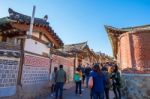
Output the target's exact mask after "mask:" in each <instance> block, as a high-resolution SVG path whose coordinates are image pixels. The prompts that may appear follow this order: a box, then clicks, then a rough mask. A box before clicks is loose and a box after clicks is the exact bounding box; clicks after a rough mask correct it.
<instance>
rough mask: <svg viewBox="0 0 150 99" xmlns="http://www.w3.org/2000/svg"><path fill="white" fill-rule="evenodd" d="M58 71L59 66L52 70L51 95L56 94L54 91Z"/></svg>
mask: <svg viewBox="0 0 150 99" xmlns="http://www.w3.org/2000/svg"><path fill="white" fill-rule="evenodd" d="M56 73H57V67H54V71H53V72H52V75H51V84H52V86H51V96H54V93H55V92H56V82H55V79H56Z"/></svg>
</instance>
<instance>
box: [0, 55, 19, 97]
mask: <svg viewBox="0 0 150 99" xmlns="http://www.w3.org/2000/svg"><path fill="white" fill-rule="evenodd" d="M18 67H19V60H18V59H15V58H6V57H0V97H1V96H10V95H13V94H15V93H16V85H17V75H18Z"/></svg>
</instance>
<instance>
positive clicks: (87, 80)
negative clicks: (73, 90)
mask: <svg viewBox="0 0 150 99" xmlns="http://www.w3.org/2000/svg"><path fill="white" fill-rule="evenodd" d="M89 78H90V77H89V76H85V79H86V87H88V82H89Z"/></svg>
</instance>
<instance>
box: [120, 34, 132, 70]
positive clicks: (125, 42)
mask: <svg viewBox="0 0 150 99" xmlns="http://www.w3.org/2000/svg"><path fill="white" fill-rule="evenodd" d="M120 51H121V52H120V54H121V56H120V58H121V67H122V69H124V68H130V67H131V65H130V63H129V58H130V57H129V55H130V53H129V38H128V34H123V35H122V36H121V38H120Z"/></svg>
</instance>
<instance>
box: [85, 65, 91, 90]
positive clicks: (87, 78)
mask: <svg viewBox="0 0 150 99" xmlns="http://www.w3.org/2000/svg"><path fill="white" fill-rule="evenodd" d="M90 71H91V68H90V65H89V64H87V66H86V68H85V79H86V87H87V88H88V81H89V77H90Z"/></svg>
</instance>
